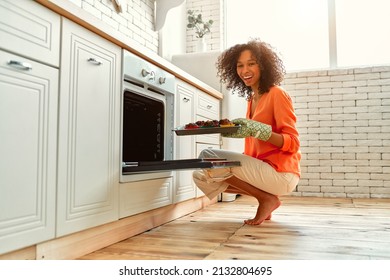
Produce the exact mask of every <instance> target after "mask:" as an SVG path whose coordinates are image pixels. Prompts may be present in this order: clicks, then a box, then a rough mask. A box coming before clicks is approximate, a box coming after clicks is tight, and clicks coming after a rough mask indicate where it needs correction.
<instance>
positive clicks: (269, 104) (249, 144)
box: [244, 86, 301, 176]
mask: <svg viewBox="0 0 390 280" xmlns="http://www.w3.org/2000/svg"><path fill="white" fill-rule="evenodd" d="M251 104H252V102H251V101H249V102H248V109H247V114H246V117H247V118H250V117H249V116H250V108H251ZM251 119H252V120H255V121H259V122H262V123H265V124H269V125H271V126H272V131H273V132H276V133H279V134H281V135H282V136H283V140H284V143H283V146H282V147H281V148H278V147H276V146H274V145H272V144H270V143H268V142H264V141H261V140H259V139H256V138H253V137H249V138H246V139H245V150H244V153H245V154H246V155H249V156H252V157H255V158H258V159H261V160H263V161H265V162H267V163H268V164H270V165H271V166H273V167H274V168H275V170H276V171H278V172H291V173H295V174H297V175H298V176H300V175H301V170H300V165H299V162H300V160H301V153H300V143H299V138H298V137H299V134H298V131H297V129H296V121H297V117H296V115H295V113H294V108H293V104H292V100H291V97H290V96H289V95H288V93H287V92H285V91H284V90H283V89H282V88H281V87H279V86H274V87H272V88H271V89H270V91H269V92H267V93H264V94H263V95H262V96H261V97H260V100H259V102H258V104H257V107H256V109H255V112H254V114H253V116H252V117H251Z"/></svg>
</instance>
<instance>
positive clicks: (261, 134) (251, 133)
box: [221, 118, 272, 141]
mask: <svg viewBox="0 0 390 280" xmlns="http://www.w3.org/2000/svg"><path fill="white" fill-rule="evenodd" d="M232 123H234V124H235V125H240V127H239V128H238V130H237V132H234V133H222V134H221V135H222V137H228V138H246V137H255V138H257V139H260V140H263V141H267V140H268V139H269V138H270V137H271V133H272V127H271V126H270V125H268V124H264V123H261V122H257V121H254V120H249V119H244V118H238V119H234V120H232Z"/></svg>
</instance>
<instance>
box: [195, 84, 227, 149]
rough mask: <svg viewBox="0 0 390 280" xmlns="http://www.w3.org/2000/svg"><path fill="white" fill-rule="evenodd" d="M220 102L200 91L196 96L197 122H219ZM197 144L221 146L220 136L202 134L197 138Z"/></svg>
mask: <svg viewBox="0 0 390 280" xmlns="http://www.w3.org/2000/svg"><path fill="white" fill-rule="evenodd" d="M220 107H221V105H220V101H219V100H218V99H217V98H215V97H213V96H211V95H208V94H206V93H204V92H202V91H200V90H198V91H197V95H196V102H195V108H196V119H197V120H219V119H220ZM196 142H197V143H206V144H215V145H220V134H201V135H197V136H196Z"/></svg>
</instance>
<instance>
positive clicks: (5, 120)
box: [0, 51, 58, 254]
mask: <svg viewBox="0 0 390 280" xmlns="http://www.w3.org/2000/svg"><path fill="white" fill-rule="evenodd" d="M10 61H13V62H14V64H12V65H11V64H10ZM23 65H24V66H23ZM29 67H31V68H29ZM28 69H29V70H28ZM57 102H58V69H55V68H52V67H48V66H46V65H43V64H40V63H38V62H35V61H31V60H27V59H25V58H23V57H19V56H15V55H13V54H10V53H7V52H4V51H0V143H1V144H0V155H1V156H0V254H2V253H5V252H8V251H12V250H16V249H20V248H22V247H25V246H29V245H33V244H36V243H39V242H42V241H44V240H48V239H51V238H53V237H54V232H55V214H54V213H55V189H56V149H57V146H56V143H57V106H58V105H57Z"/></svg>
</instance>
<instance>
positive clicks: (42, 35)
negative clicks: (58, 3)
mask: <svg viewBox="0 0 390 280" xmlns="http://www.w3.org/2000/svg"><path fill="white" fill-rule="evenodd" d="M60 34H61V32H60V16H59V15H57V14H55V13H53V12H52V11H50V10H49V9H47V8H45V7H43V6H41V5H39V4H37V3H36V2H35V1H31V0H18V1H11V0H1V1H0V41H1V42H3V43H4V44H2V46H1V47H2V48H3V49H4V50H7V51H9V52H11V53H15V54H20V55H22V56H25V57H27V58H29V59H33V60H38V61H41V62H43V63H45V64H48V65H52V66H55V67H58V66H59V61H60V59H59V57H60V53H59V49H60ZM5 43H6V44H5Z"/></svg>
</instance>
